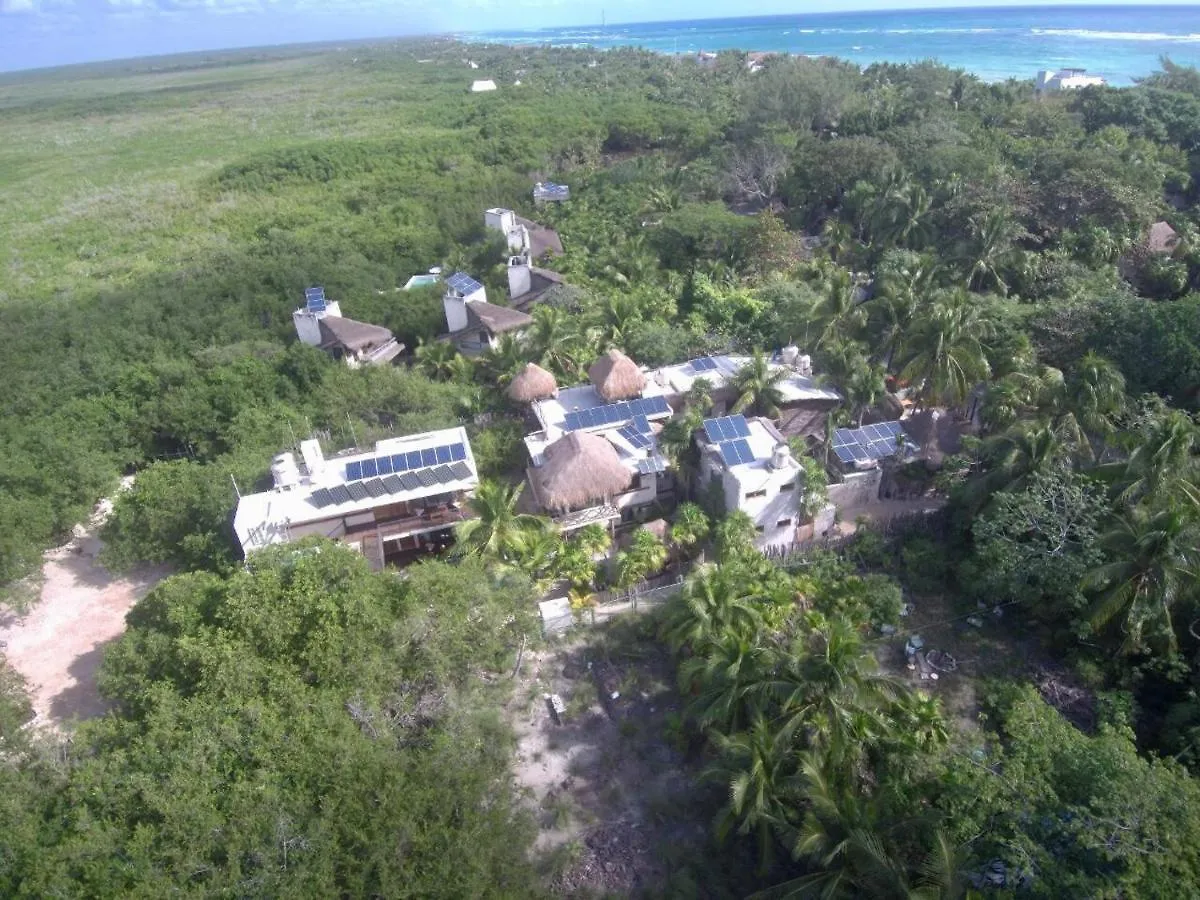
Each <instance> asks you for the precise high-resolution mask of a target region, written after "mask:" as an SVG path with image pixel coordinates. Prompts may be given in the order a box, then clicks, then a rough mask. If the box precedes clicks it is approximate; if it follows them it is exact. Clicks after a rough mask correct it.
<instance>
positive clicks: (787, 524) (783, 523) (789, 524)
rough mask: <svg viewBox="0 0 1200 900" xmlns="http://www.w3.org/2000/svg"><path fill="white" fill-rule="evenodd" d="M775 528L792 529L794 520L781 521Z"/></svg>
mask: <svg viewBox="0 0 1200 900" xmlns="http://www.w3.org/2000/svg"><path fill="white" fill-rule="evenodd" d="M775 527H776V528H791V527H792V520H791V519H780V520H779V521H778V522H776V523H775Z"/></svg>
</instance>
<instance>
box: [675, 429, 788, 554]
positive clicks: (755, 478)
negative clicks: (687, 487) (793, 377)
mask: <svg viewBox="0 0 1200 900" xmlns="http://www.w3.org/2000/svg"><path fill="white" fill-rule="evenodd" d="M696 440H697V442H698V443H699V445H700V449H701V462H700V471H701V477H702V483H704V482H709V483H711V482H717V483H719V484H720V485H721V495H722V497H723V498H724V501H725V509H726V510H728V511H730V512H732V511H734V510H741V511H742V512H744V513H746V515H748V516H749V517H750V518H751V520H753V522H754V527H755V529H756V530H757V532H758V536H757V537H756V538H755V546H757V547H758V548H759V549H763V548H765V547H769V546H772V545H788V544H792V543H795V542H796V540H798V538H799V535H798V534H797V529H798V528H799V527H800V526H801V525H802V524H804V513H803V511H802V509H801V503H802V501H803V497H804V484H803V479H802V477H801V476H802V474H803V473H802V470H801V468H800V463H798V462H797V461H796V460H795V459H794V458H793V457H792V453H791V450H790V449H789V447H788V444H787V440H786V439H785V438H784V436H783V435H782V434H781V433H780V432H779V431H778V430H777V429H776V428H775V426H774V425H772V424H771V423H770V422H769V421H767V420H766V419H746V418H745V417H743V416H726V417H722V418H717V419H707V420H705V422H704V431H703V432H699V431H698V432H696Z"/></svg>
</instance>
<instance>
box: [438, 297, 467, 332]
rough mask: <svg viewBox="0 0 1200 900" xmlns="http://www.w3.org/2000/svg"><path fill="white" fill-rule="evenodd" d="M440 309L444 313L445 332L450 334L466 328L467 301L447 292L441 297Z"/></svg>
mask: <svg viewBox="0 0 1200 900" xmlns="http://www.w3.org/2000/svg"><path fill="white" fill-rule="evenodd" d="M442 308H443V309H444V310H445V311H446V330H447V331H449V332H450V333H451V334H454V333H455V332H458V331H462V330H463V329H464V328H466V327H467V301H466V300H464V299H463V298H461V297H458V296H456V295H454V294H451V293H450V292H449V291H447V292H446V293H445V294H444V295H443V296H442Z"/></svg>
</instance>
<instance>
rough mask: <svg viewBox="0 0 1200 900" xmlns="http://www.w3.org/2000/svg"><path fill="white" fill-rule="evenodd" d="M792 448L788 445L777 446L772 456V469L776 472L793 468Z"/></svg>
mask: <svg viewBox="0 0 1200 900" xmlns="http://www.w3.org/2000/svg"><path fill="white" fill-rule="evenodd" d="M791 462H792V448H791V447H789V446H788V445H787V444H776V445H775V452H774V453H772V454H771V468H772V469H775V470H776V471H778V470H780V469H787V468H790V467H791Z"/></svg>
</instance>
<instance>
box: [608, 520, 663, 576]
mask: <svg viewBox="0 0 1200 900" xmlns="http://www.w3.org/2000/svg"><path fill="white" fill-rule="evenodd" d="M666 562H667V548H666V547H665V546H664V545H663V542H662V540H660V539H659V537H658V535H656V534H654V532H652V531H649V530H648V529H645V528H639V529H638V530H637V531H635V532H634V533H633V538H632V540H630V542H629V549H627V550H623V551H621V552H620V553H618V554H617V587H618V588H621V589H622V590H627V589H629V588H631V587H633V586H634V585H635V584H637V583H638V582H639V581H645V580H646V579H647V578H649V577H650V576H651V575H653V574H654V573H655V572H658V571H660V570H661V569H662V567H663V566H664V565H666Z"/></svg>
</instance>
